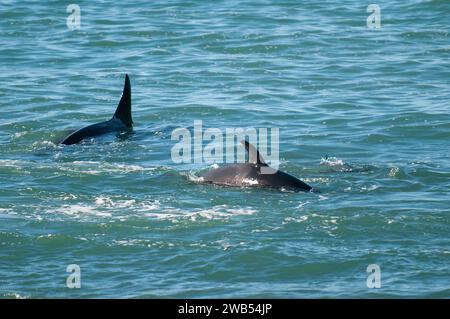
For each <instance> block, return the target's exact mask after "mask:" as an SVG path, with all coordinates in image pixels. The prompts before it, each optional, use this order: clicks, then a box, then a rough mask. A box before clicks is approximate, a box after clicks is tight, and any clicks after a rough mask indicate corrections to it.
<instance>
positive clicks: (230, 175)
mask: <svg viewBox="0 0 450 319" xmlns="http://www.w3.org/2000/svg"><path fill="white" fill-rule="evenodd" d="M241 143H242V144H243V145H244V146H245V149H246V150H247V152H248V153H249V161H248V162H247V163H242V164H234V165H229V166H225V167H219V168H213V169H211V170H209V171H207V172H206V173H205V174H203V175H202V177H203V181H204V182H207V183H212V184H217V185H225V186H260V187H272V188H280V189H281V188H284V189H291V190H298V191H305V192H308V191H311V190H312V189H313V188H312V187H311V186H309V185H308V184H306V183H304V182H302V181H301V180H299V179H298V178H296V177H294V176H292V175H289V174H287V173H285V172H282V171H279V170H275V169H273V168H271V167H270V166H268V165H267V164H266V163H265V161H264V159H263V158H262V156H261V154H260V153H259V152H258V150H257V149H256V148H255V147H254V146H253V145H252V144H250V143H249V142H247V141H241ZM262 169H265V172H264V171H262ZM269 170H272V174H268V173H267V171H269Z"/></svg>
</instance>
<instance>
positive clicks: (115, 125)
mask: <svg viewBox="0 0 450 319" xmlns="http://www.w3.org/2000/svg"><path fill="white" fill-rule="evenodd" d="M132 128H133V120H132V118H131V84H130V78H129V77H128V74H126V75H125V84H124V87H123V92H122V97H121V99H120V102H119V105H118V106H117V109H116V112H115V113H114V116H113V118H112V119H111V120H109V121H104V122H100V123H96V124H92V125H89V126H86V127H83V128H81V129H79V130H76V131H75V132H72V133H71V134H69V135H68V136H67V137H65V138H64V140H63V141H62V142H61V144H65V145H72V144H76V143H78V142H81V141H82V140H83V139H85V138H89V137H95V136H99V135H103V134H107V133H111V132H123V131H130V130H132Z"/></svg>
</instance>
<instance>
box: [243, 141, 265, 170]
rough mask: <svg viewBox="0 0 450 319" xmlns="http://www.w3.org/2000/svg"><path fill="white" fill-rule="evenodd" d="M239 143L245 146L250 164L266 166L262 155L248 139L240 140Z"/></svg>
mask: <svg viewBox="0 0 450 319" xmlns="http://www.w3.org/2000/svg"><path fill="white" fill-rule="evenodd" d="M241 144H242V145H244V146H245V149H246V150H247V152H248V161H249V162H250V163H252V164H256V165H259V166H267V164H266V162H265V161H264V159H263V157H262V156H261V154H260V153H259V151H258V150H257V149H256V148H255V147H254V146H253V145H252V144H250V143H249V142H248V141H245V140H244V141H241Z"/></svg>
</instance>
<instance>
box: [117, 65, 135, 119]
mask: <svg viewBox="0 0 450 319" xmlns="http://www.w3.org/2000/svg"><path fill="white" fill-rule="evenodd" d="M113 118H116V119H119V120H121V121H122V123H123V124H125V125H126V126H129V127H131V126H133V120H132V119H131V84H130V78H129V77H128V74H125V84H124V86H123V92H122V98H121V99H120V102H119V105H118V106H117V109H116V113H114V117H113Z"/></svg>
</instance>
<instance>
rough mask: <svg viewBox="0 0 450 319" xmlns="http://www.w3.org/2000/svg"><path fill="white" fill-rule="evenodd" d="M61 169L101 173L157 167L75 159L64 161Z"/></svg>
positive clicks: (126, 171) (74, 171)
mask: <svg viewBox="0 0 450 319" xmlns="http://www.w3.org/2000/svg"><path fill="white" fill-rule="evenodd" d="M59 169H60V170H62V171H66V172H73V173H83V174H91V175H100V174H104V173H134V172H142V173H143V172H149V171H154V170H156V168H155V167H143V166H140V165H127V164H119V163H104V162H94V161H74V162H71V163H63V164H61V165H60V166H59Z"/></svg>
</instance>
